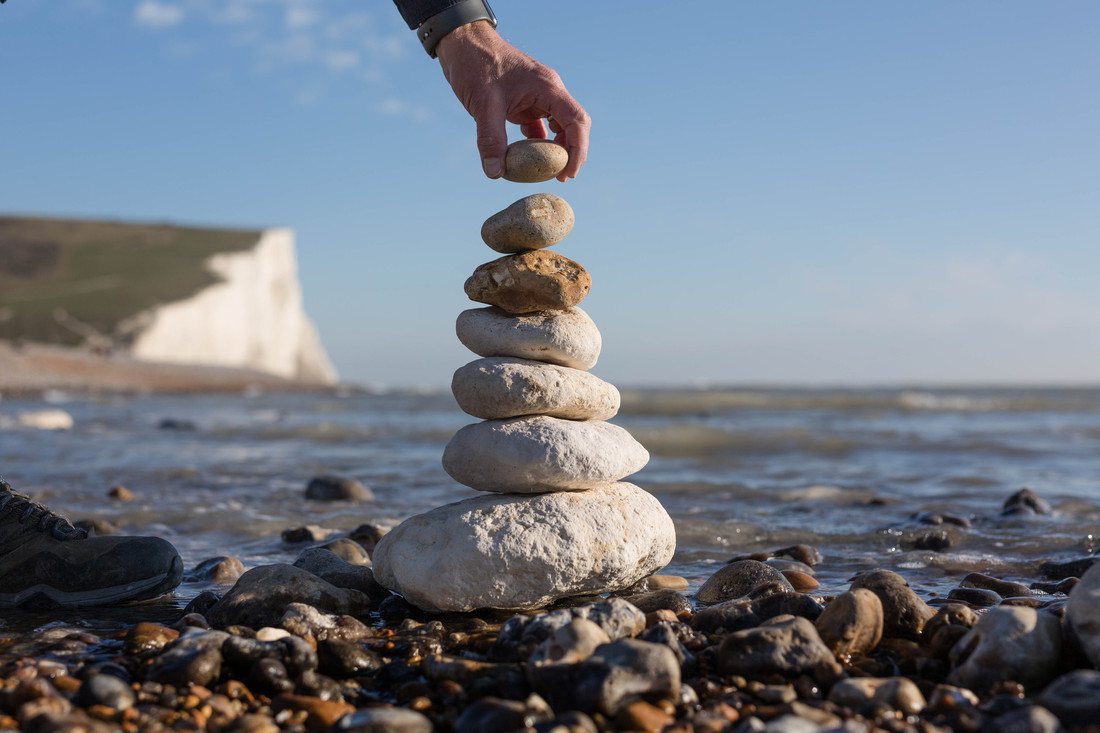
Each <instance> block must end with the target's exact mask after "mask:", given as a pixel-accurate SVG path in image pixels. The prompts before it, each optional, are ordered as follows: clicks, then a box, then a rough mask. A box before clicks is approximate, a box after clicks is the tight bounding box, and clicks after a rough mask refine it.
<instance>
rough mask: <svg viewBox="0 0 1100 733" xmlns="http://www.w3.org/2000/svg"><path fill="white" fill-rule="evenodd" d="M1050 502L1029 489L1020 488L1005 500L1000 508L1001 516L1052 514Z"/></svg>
mask: <svg viewBox="0 0 1100 733" xmlns="http://www.w3.org/2000/svg"><path fill="white" fill-rule="evenodd" d="M1053 513H1054V510H1053V509H1051V508H1050V504H1048V503H1047V502H1046V500H1045V499H1043V498H1042V497H1041V496H1039V495H1038V494H1036V493H1035V492H1034V491H1032V490H1031V489H1020V490H1019V491H1017V492H1016V493H1015V494H1013V495H1012V496H1010V497H1008V499H1006V500H1005V503H1004V506H1003V507H1002V508H1001V516H1002V517H1013V516H1021V515H1023V516H1036V515H1043V516H1045V515H1049V514H1053Z"/></svg>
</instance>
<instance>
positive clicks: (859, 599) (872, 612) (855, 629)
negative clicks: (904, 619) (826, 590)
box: [814, 588, 883, 660]
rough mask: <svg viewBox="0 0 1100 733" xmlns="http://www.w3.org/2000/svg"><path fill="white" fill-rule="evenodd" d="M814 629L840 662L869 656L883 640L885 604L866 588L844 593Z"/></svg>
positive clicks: (816, 623)
mask: <svg viewBox="0 0 1100 733" xmlns="http://www.w3.org/2000/svg"><path fill="white" fill-rule="evenodd" d="M814 626H815V627H816V628H817V633H818V635H819V636H820V637H821V640H822V641H823V642H825V646H827V647H829V651H831V652H832V653H833V654H835V655H836V656H837V658H838V659H841V660H845V659H847V658H848V657H851V656H852V655H853V654H866V653H867V652H869V651H871V650H872V649H874V648H875V646H876V645H877V644H878V643H879V641H881V640H882V629H883V612H882V601H880V600H879V597H878V596H877V595H875V594H874V593H873V592H871V591H869V590H867V589H865V588H857V589H855V590H851V591H848V592H847V593H841V594H840V595H839V596H837V597H836V598H834V599H833V600H832V602H830V603H829V605H827V606H825V610H824V611H823V612H822V613H821V615H820V616H818V617H817V621H815V622H814Z"/></svg>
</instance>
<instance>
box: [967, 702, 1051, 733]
mask: <svg viewBox="0 0 1100 733" xmlns="http://www.w3.org/2000/svg"><path fill="white" fill-rule="evenodd" d="M1062 730H1063V729H1062V726H1061V724H1060V723H1059V722H1058V718H1057V716H1055V715H1054V713H1052V712H1050V711H1049V710H1047V709H1046V708H1043V707H1039V706H1038V705H1026V706H1024V707H1021V708H1017V709H1016V710H1012V711H1010V712H1007V713H1005V714H1004V715H1000V716H997V717H992V716H990V717H987V718H986V720H985V723H984V724H983V725H982V728H981V733H1062Z"/></svg>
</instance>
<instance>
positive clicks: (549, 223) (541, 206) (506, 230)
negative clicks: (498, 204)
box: [481, 193, 573, 254]
mask: <svg viewBox="0 0 1100 733" xmlns="http://www.w3.org/2000/svg"><path fill="white" fill-rule="evenodd" d="M572 229H573V209H572V208H571V207H570V206H569V204H568V203H567V202H566V201H565V199H563V198H561V197H560V196H555V195H554V194H552V193H536V194H534V195H532V196H526V197H524V198H521V199H520V200H519V201H516V202H515V203H514V204H512V205H511V206H509V207H508V208H507V209H505V210H504V211H501V212H499V213H496V214H493V215H492V216H490V217H489V218H488V219H486V220H485V223H484V224H482V226H481V238H482V239H483V240H484V241H485V244H487V245H489V247H491V248H492V249H495V250H496V251H497V252H501V253H503V254H515V253H518V252H525V251H527V250H529V249H542V248H544V247H551V246H553V245H555V244H557V243H558V242H560V241H561V240H563V239H565V237H566V235H567V234H569V232H570V231H572Z"/></svg>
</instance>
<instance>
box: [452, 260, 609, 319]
mask: <svg viewBox="0 0 1100 733" xmlns="http://www.w3.org/2000/svg"><path fill="white" fill-rule="evenodd" d="M591 288H592V277H591V276H590V275H589V274H588V271H587V270H585V269H584V268H583V267H581V265H580V264H579V263H577V262H574V261H573V260H571V259H569V258H568V257H562V256H561V255H559V254H557V253H556V252H546V251H544V250H532V251H530V252H524V253H522V254H518V255H509V256H508V257H501V258H500V259H497V260H493V261H492V262H486V263H485V264H484V265H481V266H480V267H478V268H477V269H476V270H474V274H473V275H471V276H470V277H469V279H468V280H466V287H465V289H466V295H467V296H469V298H470V300H474V301H477V302H478V303H487V304H488V305H495V306H497V307H498V308H502V309H504V310H506V311H508V312H509V313H533V312H535V311H545V310H565V309H566V308H570V307H572V306H574V305H576V304H577V303H580V302H581V301H582V300H584V299H585V297H586V296H587V295H588V291H589V290H591Z"/></svg>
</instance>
